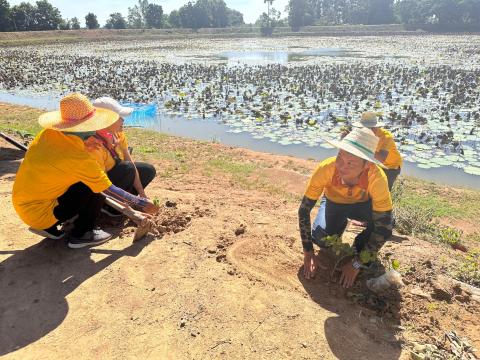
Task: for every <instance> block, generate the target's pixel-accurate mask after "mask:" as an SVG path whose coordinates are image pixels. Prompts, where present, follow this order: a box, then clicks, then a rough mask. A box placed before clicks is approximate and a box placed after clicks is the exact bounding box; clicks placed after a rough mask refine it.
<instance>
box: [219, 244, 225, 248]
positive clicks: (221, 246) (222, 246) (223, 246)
mask: <svg viewBox="0 0 480 360" xmlns="http://www.w3.org/2000/svg"><path fill="white" fill-rule="evenodd" d="M217 248H219V249H224V248H225V245H223V244H218V245H217Z"/></svg>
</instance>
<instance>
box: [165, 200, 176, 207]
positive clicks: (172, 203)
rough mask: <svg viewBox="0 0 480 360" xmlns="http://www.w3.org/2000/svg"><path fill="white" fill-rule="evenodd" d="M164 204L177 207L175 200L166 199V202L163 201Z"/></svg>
mask: <svg viewBox="0 0 480 360" xmlns="http://www.w3.org/2000/svg"><path fill="white" fill-rule="evenodd" d="M165 206H166V207H171V208H174V207H177V203H176V202H175V201H170V200H167V202H166V203H165Z"/></svg>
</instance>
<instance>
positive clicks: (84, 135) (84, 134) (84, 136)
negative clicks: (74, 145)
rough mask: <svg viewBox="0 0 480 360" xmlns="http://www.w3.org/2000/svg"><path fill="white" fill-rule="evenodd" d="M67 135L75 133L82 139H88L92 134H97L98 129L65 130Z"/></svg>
mask: <svg viewBox="0 0 480 360" xmlns="http://www.w3.org/2000/svg"><path fill="white" fill-rule="evenodd" d="M63 133H64V134H65V135H75V136H78V137H79V138H80V139H82V140H87V139H88V138H89V137H90V136H93V135H95V134H96V131H84V132H66V131H64V132H63Z"/></svg>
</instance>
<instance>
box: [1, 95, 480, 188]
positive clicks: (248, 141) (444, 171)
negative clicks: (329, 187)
mask: <svg viewBox="0 0 480 360" xmlns="http://www.w3.org/2000/svg"><path fill="white" fill-rule="evenodd" d="M59 98H60V96H59V95H52V94H44V95H38V94H35V95H33V94H29V93H19V92H16V93H15V94H12V93H7V92H0V102H6V103H11V104H17V105H27V106H31V107H35V108H41V109H45V110H56V109H57V108H58V101H59ZM126 125H127V126H128V125H134V126H142V127H145V128H148V129H152V130H155V131H159V132H162V133H166V134H170V135H175V136H182V137H187V138H191V139H195V140H204V141H217V142H220V143H222V144H225V145H230V146H238V147H243V148H248V149H251V150H254V151H261V152H268V153H273V154H281V155H289V156H294V157H298V158H304V159H315V160H322V159H324V158H326V157H329V156H333V155H335V153H336V150H335V149H324V148H322V147H320V146H307V145H305V144H289V145H282V144H279V143H278V142H273V141H270V140H268V139H265V138H263V139H258V138H255V136H254V135H252V134H251V133H249V132H245V131H242V132H232V128H231V127H230V126H227V125H225V124H223V123H222V122H221V121H218V120H213V119H196V118H192V119H185V117H182V116H171V115H166V114H163V113H162V112H159V113H157V114H156V116H154V117H146V118H145V120H143V121H141V122H139V121H138V120H136V121H132V119H130V120H129V119H127V121H126ZM402 174H403V175H409V176H415V177H418V178H422V179H425V180H429V181H434V182H437V183H443V184H446V185H452V186H461V187H467V188H474V189H480V181H479V179H480V178H479V177H478V176H475V175H471V174H467V173H465V172H463V171H462V170H461V169H457V168H454V167H451V166H442V167H438V168H431V169H422V168H420V167H418V166H417V165H416V164H415V163H412V162H408V161H405V162H404V167H403V169H402Z"/></svg>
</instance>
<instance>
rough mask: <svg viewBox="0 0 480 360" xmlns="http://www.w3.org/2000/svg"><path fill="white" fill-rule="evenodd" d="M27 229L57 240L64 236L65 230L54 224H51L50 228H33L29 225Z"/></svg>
mask: <svg viewBox="0 0 480 360" xmlns="http://www.w3.org/2000/svg"><path fill="white" fill-rule="evenodd" d="M28 230H30V232H32V233H34V234H37V235H40V236H43V237H45V238H49V239H53V240H59V239H62V238H63V237H64V236H65V231H62V230H58V229H57V227H56V226H52V227H51V228H48V229H35V228H32V227H29V228H28Z"/></svg>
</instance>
